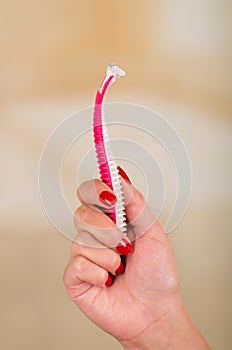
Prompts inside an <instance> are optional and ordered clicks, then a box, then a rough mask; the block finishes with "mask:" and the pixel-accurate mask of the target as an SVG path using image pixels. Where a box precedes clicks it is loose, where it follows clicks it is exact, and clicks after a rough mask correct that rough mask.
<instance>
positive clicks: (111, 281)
mask: <svg viewBox="0 0 232 350" xmlns="http://www.w3.org/2000/svg"><path fill="white" fill-rule="evenodd" d="M112 284H113V278H112V277H111V276H110V275H108V278H107V280H106V283H105V286H106V287H110V286H112Z"/></svg>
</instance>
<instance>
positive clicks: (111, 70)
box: [99, 62, 126, 92]
mask: <svg viewBox="0 0 232 350" xmlns="http://www.w3.org/2000/svg"><path fill="white" fill-rule="evenodd" d="M112 75H113V79H112V80H111V82H110V85H111V84H113V83H114V82H115V81H116V80H117V79H119V78H121V77H124V76H125V75H126V73H125V72H124V70H122V69H121V68H120V67H119V66H117V64H116V63H114V62H111V63H110V64H109V65H108V67H107V69H106V77H105V79H104V81H103V83H102V86H101V88H100V89H99V91H100V92H101V90H102V88H103V86H104V84H105V82H106V81H107V80H108V79H109V77H111V76H112Z"/></svg>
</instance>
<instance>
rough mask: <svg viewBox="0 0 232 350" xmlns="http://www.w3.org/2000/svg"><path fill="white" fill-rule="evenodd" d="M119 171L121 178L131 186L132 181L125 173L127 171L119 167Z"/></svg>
mask: <svg viewBox="0 0 232 350" xmlns="http://www.w3.org/2000/svg"><path fill="white" fill-rule="evenodd" d="M117 169H118V173H119V175H121V177H122V178H123V179H124V180H125V181H126V182H127V183H128V184H129V185H131V180H130V179H129V177H128V176H127V174H126V173H125V171H124V170H123V169H122V168H121V167H120V166H119V165H118V166H117Z"/></svg>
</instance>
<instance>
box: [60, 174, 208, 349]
mask: <svg viewBox="0 0 232 350" xmlns="http://www.w3.org/2000/svg"><path fill="white" fill-rule="evenodd" d="M121 174H122V175H123V177H124V178H125V179H126V180H124V179H123V180H122V182H123V192H124V197H125V202H126V215H127V219H128V221H129V225H128V231H127V236H128V237H129V238H130V240H127V241H125V238H124V235H123V234H122V232H121V231H119V230H118V229H117V228H116V226H115V225H114V223H113V222H112V221H111V220H110V219H109V218H108V217H107V215H105V214H104V213H103V211H102V210H103V209H104V210H105V211H106V210H107V209H108V210H109V209H110V208H112V206H113V205H114V204H115V200H116V198H115V196H114V194H113V192H112V191H111V189H110V188H109V187H108V186H107V185H106V184H104V183H102V182H101V181H99V180H93V181H89V182H85V183H83V184H82V185H81V186H80V188H79V189H78V197H79V199H80V201H81V203H82V206H81V207H79V208H78V209H77V211H76V212H75V225H76V228H77V231H78V235H77V238H76V240H75V242H74V243H73V246H72V250H71V258H70V261H69V263H68V266H67V267H66V270H65V274H64V283H65V286H66V288H67V291H68V293H69V295H70V297H71V299H72V300H73V301H74V302H75V303H76V305H77V306H78V307H79V308H80V309H81V310H82V311H83V312H84V313H85V314H86V315H87V316H88V317H89V318H90V319H91V320H92V321H93V322H94V323H95V324H97V325H98V326H99V327H101V328H102V329H103V330H105V331H106V332H108V333H110V334H111V335H113V336H114V337H115V338H116V339H118V340H119V341H120V342H121V344H122V345H123V346H124V347H125V348H127V349H153V350H155V349H161V348H163V349H169V347H168V344H169V343H170V345H171V347H170V349H178V350H180V349H182V347H181V346H180V344H178V343H177V347H174V343H173V341H174V340H176V334H178V335H179V336H180V332H176V330H177V329H179V328H178V327H182V328H183V329H184V332H185V333H186V327H187V329H188V330H189V327H190V328H191V327H194V326H193V325H192V323H191V321H190V320H189V318H188V316H187V314H186V312H185V310H184V307H183V305H182V302H181V298H180V294H179V285H178V274H177V270H176V265H175V261H174V256H173V253H172V249H171V245H170V242H169V239H168V237H167V236H166V234H165V232H164V229H163V228H162V227H161V225H160V224H159V222H158V221H157V220H156V219H155V217H154V215H153V213H152V212H151V210H150V208H149V206H148V205H147V204H146V202H145V200H144V198H143V196H142V195H141V193H140V192H138V191H137V190H136V188H134V187H133V186H132V185H131V184H130V181H129V179H128V178H127V177H126V176H125V174H124V173H123V172H121ZM131 243H132V246H131ZM132 247H133V248H132ZM132 249H133V251H132V252H131V250H132ZM119 252H121V253H124V254H125V255H127V256H126V257H125V255H124V258H123V259H122V258H121V256H120V254H119ZM128 253H129V255H128ZM124 268H125V272H124ZM109 273H110V274H109ZM112 277H113V278H112ZM194 330H195V328H194ZM173 333H175V337H174V335H173ZM197 335H198V336H199V337H200V338H201V336H200V335H199V334H198V333H197ZM201 339H202V338H201ZM176 341H177V340H176ZM202 342H203V343H201V342H200V343H197V344H195V345H196V346H197V347H191V343H189V341H188V343H187V344H188V346H187V347H184V346H185V343H184V342H183V339H182V343H183V349H186V348H188V349H196V348H197V349H208V347H207V345H206V344H205V343H204V341H203V340H202ZM161 346H162V347H161ZM203 346H206V347H203Z"/></svg>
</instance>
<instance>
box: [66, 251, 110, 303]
mask: <svg viewBox="0 0 232 350" xmlns="http://www.w3.org/2000/svg"><path fill="white" fill-rule="evenodd" d="M108 277H109V274H108V271H107V270H105V269H104V268H103V267H101V266H99V265H96V264H95V263H94V262H92V261H90V260H88V259H87V258H86V257H84V256H81V255H78V256H77V257H76V258H74V259H71V260H70V262H69V264H68V266H67V268H66V270H65V274H64V284H65V286H66V287H67V289H71V290H73V288H74V287H75V294H76V295H75V296H76V297H77V296H79V295H80V294H81V293H83V289H88V288H89V287H90V286H93V285H94V286H98V287H104V286H106V284H107V282H108ZM83 283H84V285H83ZM78 287H79V289H78ZM72 297H73V296H72Z"/></svg>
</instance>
